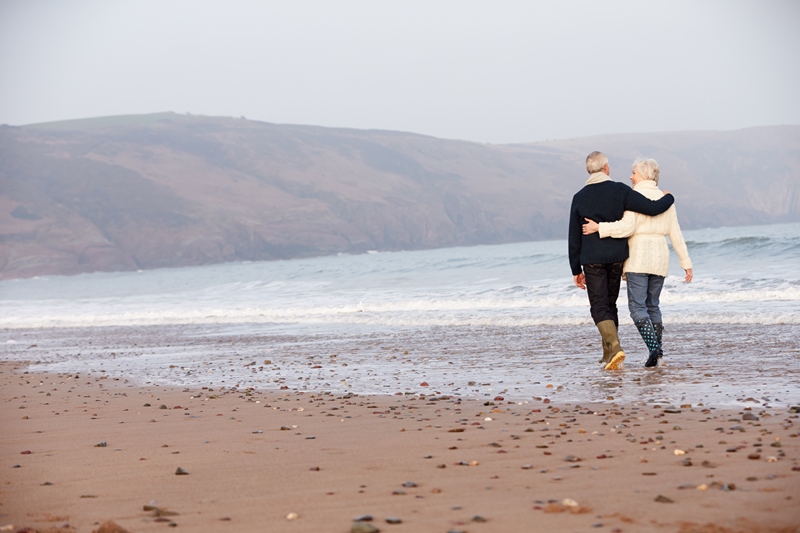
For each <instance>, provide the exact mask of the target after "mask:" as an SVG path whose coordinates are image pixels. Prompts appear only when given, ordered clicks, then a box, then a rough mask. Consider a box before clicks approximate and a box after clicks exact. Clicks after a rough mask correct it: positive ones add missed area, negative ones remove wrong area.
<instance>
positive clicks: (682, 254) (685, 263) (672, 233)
mask: <svg viewBox="0 0 800 533" xmlns="http://www.w3.org/2000/svg"><path fill="white" fill-rule="evenodd" d="M669 213H670V221H669V242H670V243H672V248H673V249H674V250H675V253H676V254H677V255H678V259H679V260H680V264H681V268H682V269H684V270H688V269H690V268H692V260H691V259H689V249H688V248H687V247H686V241H685V240H683V233H681V226H680V224H678V212H677V211H676V210H675V208H674V207H673V208H672V209H670V211H669Z"/></svg>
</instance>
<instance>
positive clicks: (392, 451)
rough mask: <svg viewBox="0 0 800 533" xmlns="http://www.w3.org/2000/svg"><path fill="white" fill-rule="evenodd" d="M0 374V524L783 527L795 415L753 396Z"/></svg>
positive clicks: (799, 523) (8, 370)
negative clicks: (636, 396)
mask: <svg viewBox="0 0 800 533" xmlns="http://www.w3.org/2000/svg"><path fill="white" fill-rule="evenodd" d="M0 370H1V373H0V383H2V387H1V388H0V390H2V393H0V394H2V403H0V405H2V409H0V424H1V425H2V439H0V455H2V458H3V462H2V465H0V472H2V475H0V482H2V492H0V531H29V532H30V531H39V532H45V531H77V532H87V533H88V532H91V531H123V530H125V531H129V532H145V531H163V530H164V529H165V528H168V527H178V528H179V529H180V530H181V531H197V532H204V531H287V532H316V531H327V532H342V533H347V532H350V531H354V532H355V531H357V532H369V531H378V530H380V531H384V532H397V533H401V532H403V531H415V532H442V533H445V532H456V531H461V532H472V533H474V532H481V531H483V532H499V531H508V532H512V531H533V530H536V531H539V530H540V531H588V530H592V531H609V532H634V531H635V532H647V531H658V532H673V531H674V532H681V533H690V532H698V533H700V532H702V533H711V532H714V533H734V532H736V533H738V532H750V533H752V532H762V533H767V532H770V533H777V532H781V533H789V532H796V531H800V439H798V433H799V432H800V420H799V419H798V417H800V415H799V414H798V412H797V411H798V409H795V408H787V407H785V406H781V407H780V408H778V407H769V406H765V405H763V404H762V403H761V402H759V401H758V400H755V399H750V401H749V402H746V403H747V405H748V406H747V407H745V408H742V409H731V408H725V409H722V408H720V409H717V408H715V407H714V406H713V405H688V404H683V405H665V404H656V405H652V404H647V405H646V404H644V403H628V404H617V403H614V402H607V403H599V404H580V405H578V404H570V403H560V404H559V403H556V402H551V401H550V400H549V399H547V398H546V397H540V398H538V399H531V401H530V402H527V403H526V402H511V401H507V400H506V399H505V398H503V397H501V396H497V397H495V398H493V399H492V400H491V401H479V400H474V399H473V400H459V399H457V398H454V397H450V396H447V395H437V394H435V393H434V391H431V393H430V394H424V393H414V394H408V395H405V394H404V395H387V396H358V395H352V394H346V395H336V394H333V393H318V394H315V393H309V392H297V391H290V390H278V391H256V390H246V389H235V388H229V389H220V388H216V389H208V388H206V389H203V388H199V389H196V390H195V389H174V388H165V387H140V386H137V385H134V384H132V383H128V382H126V381H125V380H124V379H120V378H108V377H106V376H102V375H100V376H98V375H89V374H35V373H26V372H25V365H23V364H20V363H4V364H2V366H1V367H0ZM420 388H421V389H423V390H424V389H425V384H424V383H421V384H420ZM358 518H360V519H362V521H361V522H360V523H359V522H356V519H358ZM115 527H116V529H115Z"/></svg>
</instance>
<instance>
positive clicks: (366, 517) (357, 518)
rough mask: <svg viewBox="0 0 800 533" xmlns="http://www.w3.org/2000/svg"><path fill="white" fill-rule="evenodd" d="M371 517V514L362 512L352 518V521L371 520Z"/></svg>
mask: <svg viewBox="0 0 800 533" xmlns="http://www.w3.org/2000/svg"><path fill="white" fill-rule="evenodd" d="M372 520H373V517H372V515H371V514H362V515H359V516H357V517H355V518H353V522H372Z"/></svg>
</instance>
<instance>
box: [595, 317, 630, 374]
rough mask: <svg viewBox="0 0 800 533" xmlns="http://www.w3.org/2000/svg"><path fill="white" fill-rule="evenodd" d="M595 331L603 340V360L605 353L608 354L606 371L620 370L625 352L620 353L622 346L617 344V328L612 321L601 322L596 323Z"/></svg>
mask: <svg viewBox="0 0 800 533" xmlns="http://www.w3.org/2000/svg"><path fill="white" fill-rule="evenodd" d="M597 329H598V330H599V331H600V336H601V337H602V338H603V354H604V358H605V354H606V352H608V354H609V360H608V362H606V366H605V369H606V370H620V369H621V368H622V362H623V361H625V352H623V351H622V346H620V344H619V336H618V335H617V326H616V324H614V321H613V320H603V321H600V322H598V323H597Z"/></svg>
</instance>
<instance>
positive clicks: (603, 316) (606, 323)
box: [583, 263, 625, 370]
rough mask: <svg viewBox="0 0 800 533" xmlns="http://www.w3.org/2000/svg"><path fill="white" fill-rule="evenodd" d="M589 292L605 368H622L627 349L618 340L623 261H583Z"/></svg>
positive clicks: (587, 290)
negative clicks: (618, 308)
mask: <svg viewBox="0 0 800 533" xmlns="http://www.w3.org/2000/svg"><path fill="white" fill-rule="evenodd" d="M583 273H584V275H585V276H586V292H587V295H588V296H589V305H590V312H591V314H592V319H593V320H594V323H595V324H596V325H597V329H598V330H599V331H600V336H601V337H602V339H603V361H604V362H605V368H606V370H616V369H618V368H620V366H621V364H622V361H624V360H625V353H624V352H623V351H622V347H621V346H620V343H619V336H618V335H617V327H618V325H619V317H618V315H617V296H619V287H620V283H621V278H622V263H607V264H596V265H584V266H583Z"/></svg>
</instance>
